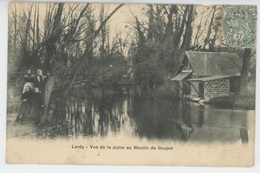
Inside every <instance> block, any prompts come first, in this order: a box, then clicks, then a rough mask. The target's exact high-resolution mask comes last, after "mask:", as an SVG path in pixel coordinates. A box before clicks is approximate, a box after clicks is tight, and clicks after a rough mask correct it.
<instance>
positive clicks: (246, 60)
mask: <svg viewBox="0 0 260 173" xmlns="http://www.w3.org/2000/svg"><path fill="white" fill-rule="evenodd" d="M250 58H251V48H245V50H244V53H243V61H242V69H241V78H240V88H239V94H240V95H247V94H248V91H247V83H248V73H249V67H250Z"/></svg>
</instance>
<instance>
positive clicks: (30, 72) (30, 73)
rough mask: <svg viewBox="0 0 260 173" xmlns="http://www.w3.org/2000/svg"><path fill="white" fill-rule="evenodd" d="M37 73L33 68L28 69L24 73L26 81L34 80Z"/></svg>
mask: <svg viewBox="0 0 260 173" xmlns="http://www.w3.org/2000/svg"><path fill="white" fill-rule="evenodd" d="M34 77H35V75H34V74H32V70H30V69H28V70H27V73H26V74H25V75H24V80H25V82H34Z"/></svg>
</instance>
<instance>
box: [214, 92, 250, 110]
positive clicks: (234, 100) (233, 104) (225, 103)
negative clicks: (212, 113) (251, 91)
mask: <svg viewBox="0 0 260 173" xmlns="http://www.w3.org/2000/svg"><path fill="white" fill-rule="evenodd" d="M209 104H212V105H215V106H220V107H228V108H242V109H247V110H254V109H255V96H253V95H241V96H240V95H233V96H225V97H215V98H212V99H211V100H210V101H209Z"/></svg>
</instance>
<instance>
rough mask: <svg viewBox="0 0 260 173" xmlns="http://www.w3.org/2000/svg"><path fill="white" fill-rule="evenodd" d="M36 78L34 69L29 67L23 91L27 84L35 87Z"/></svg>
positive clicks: (32, 87)
mask: <svg viewBox="0 0 260 173" xmlns="http://www.w3.org/2000/svg"><path fill="white" fill-rule="evenodd" d="M34 78H35V75H34V74H32V70H31V69H28V70H27V73H26V74H25V75H24V80H25V84H24V86H23V93H24V92H25V90H26V87H27V86H29V87H30V88H31V89H34Z"/></svg>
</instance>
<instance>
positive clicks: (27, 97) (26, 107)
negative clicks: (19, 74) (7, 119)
mask: <svg viewBox="0 0 260 173" xmlns="http://www.w3.org/2000/svg"><path fill="white" fill-rule="evenodd" d="M32 97H33V92H32V91H31V88H30V87H29V86H27V87H26V90H25V92H24V93H23V94H22V96H21V100H22V104H21V107H20V110H19V113H18V116H17V117H16V122H18V123H21V122H22V121H23V119H24V116H28V115H30V114H31V108H32Z"/></svg>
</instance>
